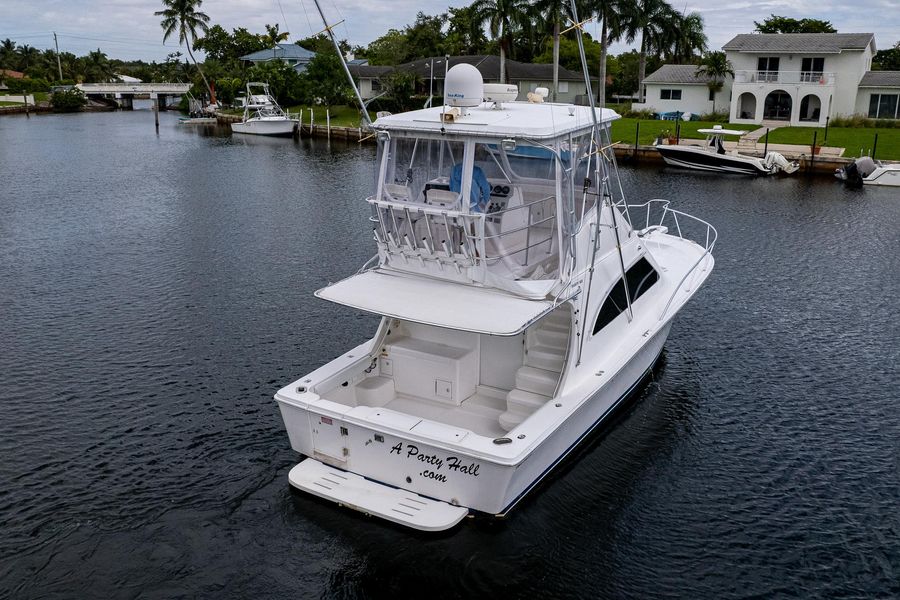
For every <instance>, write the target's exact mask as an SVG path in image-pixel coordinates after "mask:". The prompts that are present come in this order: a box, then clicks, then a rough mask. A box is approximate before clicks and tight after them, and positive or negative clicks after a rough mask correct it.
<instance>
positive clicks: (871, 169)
mask: <svg viewBox="0 0 900 600" xmlns="http://www.w3.org/2000/svg"><path fill="white" fill-rule="evenodd" d="M834 174H835V176H836V177H837V178H838V179H841V180H842V181H844V182H846V183H847V185H850V186H853V187H862V186H863V185H881V186H891V187H900V163H884V162H881V161H880V160H875V159H873V158H871V157H869V156H863V157H860V158H857V159H856V160H855V161H853V162H852V163H850V164H848V165H845V166H844V167H841V168H840V169H836V170H835V172H834Z"/></svg>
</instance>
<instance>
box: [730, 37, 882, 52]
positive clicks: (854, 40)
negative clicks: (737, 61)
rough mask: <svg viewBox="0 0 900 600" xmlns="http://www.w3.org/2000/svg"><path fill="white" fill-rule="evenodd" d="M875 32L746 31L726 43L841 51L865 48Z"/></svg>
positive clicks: (751, 48) (742, 48)
mask: <svg viewBox="0 0 900 600" xmlns="http://www.w3.org/2000/svg"><path fill="white" fill-rule="evenodd" d="M874 39H875V34H874V33H742V34H740V35H736V36H735V37H734V39H732V40H731V41H730V42H728V43H727V44H725V45H724V46H722V49H723V50H733V51H736V52H791V53H794V54H813V53H815V54H840V53H841V51H843V50H864V49H865V48H866V46H868V45H869V44H870V43H874Z"/></svg>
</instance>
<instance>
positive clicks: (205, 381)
mask: <svg viewBox="0 0 900 600" xmlns="http://www.w3.org/2000/svg"><path fill="white" fill-rule="evenodd" d="M0 139H2V140H3V143H2V144H0V165H2V172H3V184H2V186H0V315H2V319H0V350H2V351H0V372H2V373H3V377H2V379H0V381H2V385H0V453H2V456H3V460H2V461H0V523H2V525H0V527H2V535H0V596H6V595H12V596H16V597H29V598H31V597H33V598H38V597H41V598H45V597H104V598H108V597H124V596H135V595H140V594H143V595H149V596H155V597H172V596H213V595H215V596H223V595H224V596H233V597H284V596H288V595H292V596H299V597H310V596H313V597H316V596H322V597H335V596H336V597H348V598H353V597H360V598H362V597H381V596H392V597H398V595H410V594H413V595H421V594H422V593H423V590H427V593H428V594H429V595H431V596H434V597H469V596H476V595H478V596H483V595H486V594H489V593H503V594H504V595H506V596H509V597H521V596H528V595H535V594H539V595H541V596H544V597H552V596H558V597H564V596H567V597H572V596H582V597H583V596H589V597H658V596H679V597H684V596H687V597H745V596H748V595H754V596H761V597H770V596H782V595H795V596H796V595H799V596H823V597H840V596H859V597H885V596H888V597H890V596H897V595H900V583H898V579H897V573H900V542H898V539H900V536H898V532H900V518H898V516H897V515H898V514H900V511H898V510H897V498H898V493H900V470H898V463H900V454H898V452H897V441H896V440H897V439H898V434H900V426H898V422H900V417H898V411H897V410H896V408H895V402H894V397H895V394H894V393H893V390H894V389H896V388H897V386H898V376H897V373H896V369H895V368H894V367H893V365H894V364H896V363H897V362H898V358H900V356H898V350H897V348H898V347H900V344H898V342H900V339H898V338H900V330H898V328H897V326H896V325H895V323H896V315H895V312H896V298H897V297H898V295H900V276H898V271H897V269H896V266H895V260H894V257H895V255H896V253H897V250H898V248H900V239H898V234H897V230H896V228H895V227H891V226H886V224H890V223H896V222H898V221H900V203H898V202H897V198H896V192H891V191H885V190H870V189H865V190H847V189H845V188H843V187H841V186H840V185H837V184H836V183H832V182H831V181H828V180H822V179H807V178H805V177H802V176H800V177H793V178H767V179H763V178H760V179H744V178H732V177H718V176H715V175H704V174H696V173H689V172H684V171H677V170H670V169H665V170H661V169H657V168H640V169H634V168H623V169H622V176H623V179H624V185H625V188H626V193H627V194H628V196H629V198H630V199H631V200H632V201H634V202H642V201H644V200H646V199H648V198H651V197H666V198H670V199H672V200H674V201H675V202H676V204H677V207H678V208H679V209H682V210H685V211H687V212H689V213H693V214H696V215H698V216H700V217H702V218H704V219H707V220H709V221H710V222H712V223H713V224H715V225H716V227H717V228H718V230H719V244H718V246H717V250H718V252H717V267H716V270H715V272H714V274H713V276H712V277H711V278H710V280H709V282H708V283H707V286H706V288H705V289H704V290H703V291H702V292H701V293H700V294H699V295H698V296H697V297H696V299H695V300H694V301H692V303H691V304H690V305H689V306H688V307H687V309H686V310H685V311H684V312H683V313H682V314H681V315H680V317H679V319H678V321H677V322H676V325H675V327H674V328H673V330H672V334H671V337H670V340H669V342H668V344H667V347H666V352H665V355H664V362H663V363H662V364H661V365H660V366H659V368H657V370H656V372H655V374H654V378H653V379H652V381H650V382H649V383H648V384H647V385H646V386H645V387H644V388H643V389H642V391H641V393H640V394H639V395H638V397H637V399H636V400H635V402H634V404H633V405H632V407H631V408H630V409H629V410H628V411H626V412H625V413H624V414H622V415H621V417H620V418H619V419H618V421H617V422H616V423H615V425H614V426H613V427H611V428H608V429H607V430H606V431H605V432H604V433H603V435H601V436H599V437H597V438H596V439H594V440H593V442H592V443H591V444H590V445H589V446H588V447H587V448H585V449H584V451H583V452H581V453H580V456H579V457H578V458H577V460H575V461H572V462H570V463H568V464H567V465H566V467H565V468H564V469H562V470H561V471H560V472H559V473H557V474H556V476H555V477H554V478H553V480H552V481H551V482H549V484H548V485H545V486H542V487H541V488H540V490H539V491H538V492H537V493H536V494H534V495H533V496H532V497H530V498H529V499H527V500H526V501H525V502H523V503H522V504H521V505H520V506H519V507H518V508H517V509H516V511H514V512H513V513H512V515H511V517H510V518H509V519H508V520H507V521H504V522H485V521H481V520H476V521H470V522H466V523H465V524H464V525H463V526H462V527H460V528H458V529H457V530H455V531H453V532H451V533H449V534H445V535H441V536H423V535H419V534H414V533H411V532H409V531H406V530H403V529H400V528H397V527H393V526H391V525H388V524H385V523H381V522H378V521H372V520H370V519H367V518H365V517H363V516H360V515H357V514H355V513H350V512H348V511H344V510H339V509H337V508H336V507H334V506H332V505H330V504H327V503H324V502H321V501H318V500H315V499H313V498H310V497H308V496H305V495H302V494H299V493H296V492H293V491H291V490H290V489H289V486H288V484H287V471H288V470H289V469H290V467H291V466H292V465H293V464H294V462H295V461H296V456H295V455H294V454H293V452H292V451H291V450H290V448H289V445H288V441H287V437H286V435H285V434H284V431H283V429H282V425H281V422H280V418H279V416H278V413H277V408H276V406H275V404H274V402H273V400H272V395H273V393H274V392H275V390H276V389H277V388H278V387H279V386H281V385H283V384H284V383H286V382H289V381H291V380H293V379H294V378H296V377H297V376H299V375H301V374H303V373H306V372H308V371H310V370H312V369H313V368H315V367H317V366H319V365H321V364H322V363H323V362H325V361H327V360H329V359H331V358H333V357H334V356H337V355H338V354H340V353H342V352H343V351H344V350H346V348H348V347H351V346H352V345H354V344H357V343H359V342H360V341H362V340H363V339H364V338H365V337H366V336H367V335H369V334H370V333H371V332H372V330H373V327H374V324H375V322H374V320H373V318H372V317H371V316H367V315H363V314H356V313H353V312H352V311H349V310H348V309H344V308H341V307H338V306H335V305H331V304H328V303H325V302H321V301H318V300H316V299H314V298H313V297H312V292H313V291H314V290H315V289H317V288H319V287H321V286H322V285H324V284H326V283H327V282H328V281H329V280H336V279H338V278H340V277H342V276H345V275H347V274H349V273H351V272H353V271H354V270H355V269H356V268H357V267H358V266H359V265H361V264H362V263H363V262H364V261H365V260H366V259H367V258H368V257H369V256H370V255H371V254H372V252H373V247H372V244H371V241H370V240H371V237H370V235H369V233H368V229H369V225H368V221H367V217H368V213H367V212H366V207H365V205H364V203H363V202H362V201H361V198H362V197H363V195H364V194H366V193H367V192H368V191H369V189H368V187H369V185H370V182H371V181H372V180H373V178H374V173H373V168H372V163H371V158H372V156H373V154H374V152H373V149H372V148H371V147H368V146H363V147H361V146H359V145H358V144H356V143H345V142H337V141H335V142H332V143H331V144H329V143H327V142H326V141H324V140H313V141H311V140H306V139H304V140H300V141H294V140H290V139H268V138H257V137H251V136H234V137H232V136H231V135H230V134H229V132H228V130H227V129H224V128H219V127H207V126H185V125H179V124H177V115H176V114H174V113H162V114H161V115H160V131H159V134H157V133H156V131H155V129H154V127H153V118H152V114H151V113H149V111H135V112H132V113H128V112H121V113H103V114H82V115H61V116H60V115H46V116H40V117H32V118H31V119H27V120H26V119H25V118H24V117H22V118H18V117H3V118H0Z"/></svg>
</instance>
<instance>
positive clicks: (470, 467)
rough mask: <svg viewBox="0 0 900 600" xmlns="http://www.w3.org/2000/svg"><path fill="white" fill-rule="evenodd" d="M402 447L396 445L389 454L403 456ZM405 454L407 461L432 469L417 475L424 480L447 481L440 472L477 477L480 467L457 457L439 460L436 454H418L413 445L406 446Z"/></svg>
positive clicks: (400, 443)
mask: <svg viewBox="0 0 900 600" xmlns="http://www.w3.org/2000/svg"><path fill="white" fill-rule="evenodd" d="M403 446H404V445H403V443H402V442H398V443H397V444H396V445H394V446H392V447H391V451H390V454H397V455H399V456H403V454H404V448H403ZM405 453H406V458H407V460H417V461H419V462H421V463H425V464H426V465H430V466H432V467H434V468H433V469H426V470H424V471H422V472H421V473H419V475H421V476H422V477H425V478H426V479H434V480H435V481H447V476H446V475H444V474H442V473H440V471H442V470H446V471H454V472H457V473H464V474H466V475H471V476H472V477H478V469H479V467H480V466H481V465H478V464H475V463H474V462H471V463H466V462H463V460H462V459H461V458H459V457H458V456H447V457H446V458H441V457H439V456H438V455H437V454H426V453H424V452H419V447H418V446H416V445H414V444H406V449H405Z"/></svg>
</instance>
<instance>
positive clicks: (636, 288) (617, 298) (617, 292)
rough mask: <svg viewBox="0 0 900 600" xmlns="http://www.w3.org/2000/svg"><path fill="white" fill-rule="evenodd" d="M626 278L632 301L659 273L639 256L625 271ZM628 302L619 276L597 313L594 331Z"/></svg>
mask: <svg viewBox="0 0 900 600" xmlns="http://www.w3.org/2000/svg"><path fill="white" fill-rule="evenodd" d="M625 277H626V278H627V279H628V292H629V293H630V295H631V301H632V302H634V301H635V300H637V299H638V298H640V297H641V296H643V295H644V293H645V292H646V291H647V290H649V289H650V287H651V286H653V284H654V283H656V282H657V281H659V273H657V272H656V270H655V269H654V268H653V266H652V265H651V264H650V263H649V262H647V259H646V258H641V259H640V260H638V261H637V262H636V263H634V264H633V265H632V266H631V268H629V269H628V271H626V272H625ZM627 308H628V304H627V303H626V301H625V284H624V283H623V281H622V279H621V278H620V279H619V281H618V282H616V285H614V286H613V288H612V289H611V290H610V291H609V295H608V296H607V297H606V300H604V301H603V306H601V307H600V312H599V313H598V314H597V321H596V322H595V323H594V333H597V332H598V331H600V330H601V329H603V328H604V327H606V326H607V325H609V324H610V323H612V321H613V319H615V318H616V317H618V316H619V315H620V314H622V313H623V312H625V309H627Z"/></svg>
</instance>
